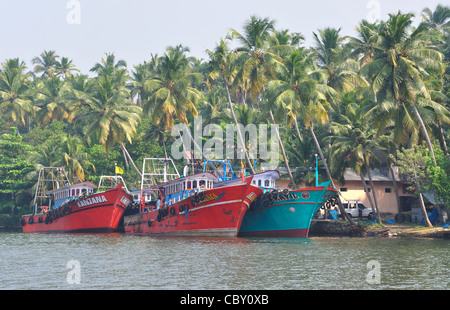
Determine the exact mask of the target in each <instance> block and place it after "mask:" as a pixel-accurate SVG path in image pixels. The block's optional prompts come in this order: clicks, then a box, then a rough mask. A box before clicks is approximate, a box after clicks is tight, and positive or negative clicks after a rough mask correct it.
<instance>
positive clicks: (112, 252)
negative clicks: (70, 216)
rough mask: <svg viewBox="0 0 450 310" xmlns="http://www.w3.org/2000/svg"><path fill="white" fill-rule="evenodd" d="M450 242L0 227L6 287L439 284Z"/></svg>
mask: <svg viewBox="0 0 450 310" xmlns="http://www.w3.org/2000/svg"><path fill="white" fill-rule="evenodd" d="M449 249H450V242H449V241H448V240H441V239H401V238H398V239H391V238H310V239H242V238H230V239H219V238H195V239H194V238H161V237H158V238H154V237H142V236H129V235H124V234H105V235H98V234H92V235H89V234H23V233H18V232H1V233H0V289H7V290H12V289H14V290H25V289H26V290H35V289H45V290H56V289H58V290H66V289H67V290H79V289H82V290H91V289H99V290H114V289H130V290H137V289H139V290H140V289H148V290H185V289H188V290H336V289H343V290H350V289H362V290H394V289H395V290H396V289H402V290H419V289H420V290H422V289H425V290H447V289H449V283H448V281H449V274H450V272H449V254H450V252H449Z"/></svg>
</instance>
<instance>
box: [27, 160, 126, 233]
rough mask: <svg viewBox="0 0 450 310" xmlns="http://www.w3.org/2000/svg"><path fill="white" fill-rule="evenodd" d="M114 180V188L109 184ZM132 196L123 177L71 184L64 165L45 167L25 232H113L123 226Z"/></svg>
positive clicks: (41, 173)
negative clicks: (107, 184)
mask: <svg viewBox="0 0 450 310" xmlns="http://www.w3.org/2000/svg"><path fill="white" fill-rule="evenodd" d="M106 183H110V184H111V186H110V187H111V188H109V189H108V188H106V186H105V184H106ZM131 200H132V198H131V196H130V195H129V192H128V189H127V188H126V185H125V183H124V182H123V179H122V178H121V177H120V176H103V177H101V179H100V182H99V186H98V187H97V186H95V185H94V184H93V183H91V182H83V183H79V184H74V185H71V184H70V182H69V180H68V178H67V175H66V173H65V171H64V169H63V168H59V167H41V169H40V171H39V178H38V183H37V186H36V193H35V198H34V203H33V213H32V214H29V215H25V216H23V217H22V219H21V224H22V231H23V232H24V233H36V232H38V233H47V232H48V233H110V232H116V231H118V230H119V229H120V225H119V224H120V221H121V219H122V215H123V213H124V211H125V210H126V208H127V207H128V205H129V204H130V202H131Z"/></svg>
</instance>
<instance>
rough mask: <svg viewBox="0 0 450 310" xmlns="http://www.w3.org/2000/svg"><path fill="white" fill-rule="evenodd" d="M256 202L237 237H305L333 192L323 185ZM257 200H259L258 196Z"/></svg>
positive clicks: (280, 193)
mask: <svg viewBox="0 0 450 310" xmlns="http://www.w3.org/2000/svg"><path fill="white" fill-rule="evenodd" d="M273 195H276V197H275V198H272V201H269V202H268V201H267V200H266V201H263V199H258V200H257V201H255V203H254V204H253V205H252V206H251V207H250V209H249V210H248V211H247V213H246V215H245V217H244V218H243V220H242V225H241V229H240V230H239V233H238V236H239V237H272V238H273V237H278V238H280V237H281V238H308V235H309V228H310V226H311V220H312V218H313V216H314V214H315V213H316V212H317V210H318V209H319V208H320V207H322V206H323V204H324V203H325V202H326V201H327V199H329V198H330V197H332V196H334V195H336V190H335V189H333V188H330V187H327V186H322V187H313V188H303V189H297V190H291V191H288V192H278V193H276V194H273ZM260 198H263V196H261V197H260Z"/></svg>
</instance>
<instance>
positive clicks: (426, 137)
mask: <svg viewBox="0 0 450 310" xmlns="http://www.w3.org/2000/svg"><path fill="white" fill-rule="evenodd" d="M411 107H412V109H413V111H414V115H415V116H416V118H417V120H418V121H419V124H420V129H421V130H422V134H423V136H424V137H425V141H426V142H427V146H428V150H429V151H430V154H431V158H433V161H434V164H435V165H437V162H436V157H435V156H434V150H433V145H432V144H431V140H430V136H429V135H428V132H427V128H426V127H425V123H424V122H423V120H422V117H421V116H420V114H419V111H417V108H416V105H415V104H411Z"/></svg>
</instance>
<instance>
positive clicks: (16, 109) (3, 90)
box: [0, 58, 33, 125]
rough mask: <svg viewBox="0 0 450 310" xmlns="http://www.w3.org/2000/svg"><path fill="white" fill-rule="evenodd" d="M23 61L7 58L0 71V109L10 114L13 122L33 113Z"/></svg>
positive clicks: (21, 120)
mask: <svg viewBox="0 0 450 310" xmlns="http://www.w3.org/2000/svg"><path fill="white" fill-rule="evenodd" d="M25 70H26V66H25V63H24V62H23V61H20V60H19V59H18V58H14V59H8V60H6V61H5V63H4V64H3V66H2V71H1V72H0V111H1V112H2V113H5V114H8V115H10V116H11V119H12V121H13V122H16V121H20V122H21V123H22V124H23V125H26V120H27V117H28V116H29V115H31V114H32V113H33V107H32V105H31V101H30V99H29V97H28V90H29V85H28V78H29V77H28V76H27V75H26V74H24V71H25Z"/></svg>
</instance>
